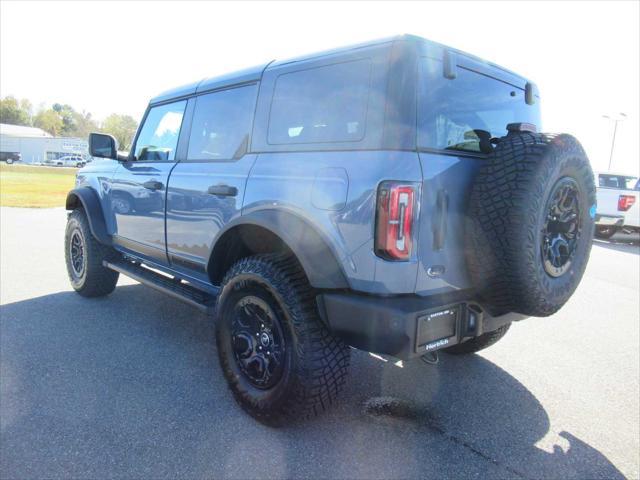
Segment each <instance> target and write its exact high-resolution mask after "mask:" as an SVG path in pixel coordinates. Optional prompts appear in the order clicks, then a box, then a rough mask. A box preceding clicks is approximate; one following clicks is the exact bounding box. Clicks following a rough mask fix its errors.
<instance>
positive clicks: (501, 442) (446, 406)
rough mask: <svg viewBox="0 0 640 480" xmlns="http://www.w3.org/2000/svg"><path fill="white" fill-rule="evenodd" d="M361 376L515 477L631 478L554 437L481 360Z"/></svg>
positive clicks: (511, 381) (521, 392) (524, 393)
mask: <svg viewBox="0 0 640 480" xmlns="http://www.w3.org/2000/svg"><path fill="white" fill-rule="evenodd" d="M531 368H536V367H535V365H532V366H531ZM360 369H362V371H361V372H358V370H360ZM354 370H355V372H354V375H362V376H363V377H365V378H366V381H367V383H369V385H370V388H369V389H370V390H374V391H375V389H376V386H377V390H378V391H377V394H378V395H379V396H380V398H381V399H390V398H394V399H396V401H397V402H399V403H404V404H405V405H406V408H404V409H401V410H400V415H399V416H400V417H403V416H404V418H405V419H407V420H408V422H409V423H412V424H414V425H415V426H416V427H418V428H422V429H425V430H432V431H435V432H438V433H439V434H441V435H442V437H443V440H446V441H449V442H452V443H455V444H457V445H461V446H463V447H464V448H465V449H468V450H469V451H471V452H473V453H475V454H476V455H478V456H480V457H483V458H485V459H487V460H489V461H491V462H494V463H496V464H497V465H499V466H501V467H502V468H504V469H505V470H506V472H507V473H506V474H507V476H509V477H515V478H536V479H537V478H547V479H551V478H576V479H583V478H625V477H624V475H623V474H622V473H621V472H620V471H619V470H618V469H617V468H616V467H615V466H614V465H613V464H612V463H611V462H610V461H609V460H608V459H607V458H606V457H605V456H604V455H603V454H602V453H600V452H599V451H598V450H596V449H595V448H593V447H591V446H590V445H588V444H587V443H585V442H583V441H581V440H580V439H579V438H577V437H575V436H574V435H572V434H571V433H570V432H567V431H563V430H562V429H559V431H553V430H552V429H551V425H550V420H549V416H548V415H547V413H546V411H545V410H544V408H543V406H542V405H541V404H540V402H539V401H538V400H537V399H536V397H535V396H534V395H533V394H532V393H531V392H530V391H529V390H528V389H527V388H526V387H525V386H524V385H522V384H521V383H520V382H519V381H518V380H517V379H516V378H514V377H513V376H511V375H510V374H509V373H508V372H506V371H504V370H503V369H501V368H500V367H499V366H497V365H495V364H494V363H492V362H490V361H489V360H487V359H485V358H483V357H482V356H481V355H477V354H476V355H460V356H459V355H447V354H441V355H440V362H439V364H438V365H437V366H430V365H427V364H425V363H423V362H421V361H419V360H418V361H411V362H405V363H403V364H402V368H399V367H398V364H397V363H393V361H390V362H386V363H383V364H382V365H380V366H378V368H375V369H372V368H371V365H362V366H358V365H356V366H355V368H354ZM544 374H545V373H544V372H543V371H540V375H544ZM568 393H569V392H559V394H560V395H564V394H568ZM390 416H393V414H391V415H390ZM384 421H387V422H388V421H390V420H386V419H385V420H384Z"/></svg>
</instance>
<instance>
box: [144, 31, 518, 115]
mask: <svg viewBox="0 0 640 480" xmlns="http://www.w3.org/2000/svg"><path fill="white" fill-rule="evenodd" d="M396 41H404V42H408V43H414V44H420V43H422V44H425V45H427V46H428V47H430V48H431V49H433V50H434V52H440V51H442V49H446V50H449V51H451V52H455V53H456V54H458V55H462V56H465V57H468V58H471V59H473V60H475V61H479V62H482V63H484V64H485V65H487V66H489V67H491V68H495V69H498V70H502V71H503V72H505V73H508V74H509V75H513V76H515V77H518V78H520V79H522V80H524V81H526V80H527V79H526V78H524V77H522V76H521V75H518V74H517V73H514V72H512V71H510V70H508V69H506V68H504V67H501V66H499V65H497V64H495V63H492V62H488V61H486V60H483V59H481V58H479V57H476V56H474V55H471V54H469V53H466V52H463V51H461V50H457V49H455V48H451V47H448V46H446V45H442V44H440V43H437V42H434V41H431V40H427V39H426V38H422V37H418V36H415V35H406V34H405V35H397V36H395V37H389V38H382V39H378V40H371V41H368V42H364V43H360V44H356V45H349V46H346V47H340V48H336V49H332V50H326V51H322V52H315V53H311V54H308V55H304V56H300V57H296V58H292V59H287V60H278V61H275V60H273V61H271V62H268V63H265V64H262V65H257V66H255V67H251V68H247V69H244V70H240V71H237V72H231V73H227V74H223V75H220V76H216V77H210V78H205V79H203V80H200V81H197V82H194V83H190V84H188V85H183V86H181V87H177V88H172V89H170V90H167V91H165V92H162V93H160V94H159V95H157V96H155V97H153V98H152V99H151V102H150V103H151V104H155V103H161V102H165V101H168V100H173V99H178V98H182V97H186V96H189V95H193V94H195V93H200V92H205V91H208V90H215V89H218V88H224V87H225V86H230V85H236V84H239V83H249V82H256V81H259V80H260V77H261V76H262V73H263V72H264V71H265V69H266V68H267V67H269V68H274V67H278V66H281V65H286V64H291V63H295V62H302V61H305V60H310V59H313V58H318V57H323V56H328V55H338V54H341V53H347V52H351V51H353V50H357V49H361V48H368V47H373V46H376V45H379V46H382V45H384V44H389V45H391V44H392V43H393V42H396Z"/></svg>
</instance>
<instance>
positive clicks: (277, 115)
mask: <svg viewBox="0 0 640 480" xmlns="http://www.w3.org/2000/svg"><path fill="white" fill-rule="evenodd" d="M370 80H371V61H370V60H369V59H362V60H356V61H353V62H346V63H339V64H333V65H326V66H322V67H316V68H310V69H307V70H298V71H295V72H289V73H284V74H282V75H280V76H279V77H278V78H277V80H276V83H275V87H274V93H273V99H272V103H271V111H270V114H269V128H268V135H267V141H268V143H269V144H272V145H282V144H301V143H335V142H358V141H361V140H362V139H363V138H364V136H365V129H366V120H367V103H368V97H369V89H370Z"/></svg>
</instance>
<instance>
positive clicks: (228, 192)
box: [207, 185, 238, 197]
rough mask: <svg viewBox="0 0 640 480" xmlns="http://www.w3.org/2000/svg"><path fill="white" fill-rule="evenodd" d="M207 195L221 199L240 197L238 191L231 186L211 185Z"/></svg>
mask: <svg viewBox="0 0 640 480" xmlns="http://www.w3.org/2000/svg"><path fill="white" fill-rule="evenodd" d="M207 193H209V194H211V195H217V196H219V197H235V196H236V195H238V189H237V188H236V187H232V186H231V185H211V186H210V187H209V188H208V189H207Z"/></svg>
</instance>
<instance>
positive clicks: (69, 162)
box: [53, 155, 87, 168]
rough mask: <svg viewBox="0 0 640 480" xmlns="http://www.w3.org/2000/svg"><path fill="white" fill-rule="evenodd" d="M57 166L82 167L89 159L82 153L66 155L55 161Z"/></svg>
mask: <svg viewBox="0 0 640 480" xmlns="http://www.w3.org/2000/svg"><path fill="white" fill-rule="evenodd" d="M53 164H54V165H55V166H56V167H77V168H82V167H84V166H85V165H86V164H87V161H86V160H85V159H84V157H82V155H65V156H64V157H60V158H58V159H57V160H54V161H53Z"/></svg>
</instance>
